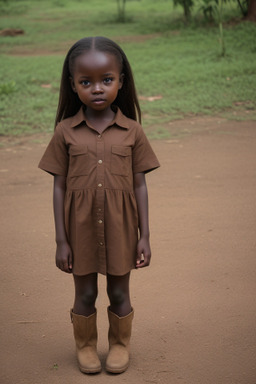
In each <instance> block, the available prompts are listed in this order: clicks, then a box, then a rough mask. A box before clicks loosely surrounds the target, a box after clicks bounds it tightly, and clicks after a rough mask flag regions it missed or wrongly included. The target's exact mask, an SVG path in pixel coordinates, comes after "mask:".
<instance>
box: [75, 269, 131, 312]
mask: <svg viewBox="0 0 256 384" xmlns="http://www.w3.org/2000/svg"><path fill="white" fill-rule="evenodd" d="M129 280H130V272H129V273H127V274H126V275H124V276H113V275H107V293H108V297H109V301H110V310H111V312H114V313H115V314H116V315H118V316H119V317H123V316H126V315H128V314H129V313H130V312H131V301H130V291H129ZM74 282H75V302H74V307H73V311H74V313H76V314H78V315H83V316H90V315H91V314H93V313H94V312H95V302H96V299H97V296H98V275H97V273H90V274H89V275H86V276H76V275H74Z"/></svg>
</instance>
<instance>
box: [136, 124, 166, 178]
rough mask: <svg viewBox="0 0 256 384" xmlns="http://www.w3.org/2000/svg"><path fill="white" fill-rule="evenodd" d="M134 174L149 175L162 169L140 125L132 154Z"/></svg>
mask: <svg viewBox="0 0 256 384" xmlns="http://www.w3.org/2000/svg"><path fill="white" fill-rule="evenodd" d="M132 162H133V173H140V172H143V173H147V172H151V171H153V170H154V169H156V168H158V167H160V164H159V161H158V159H157V157H156V155H155V153H154V151H153V149H152V147H151V145H150V143H149V141H148V139H147V137H146V135H145V133H144V131H143V129H142V127H141V125H138V128H137V132H136V141H135V145H134V147H133V152H132Z"/></svg>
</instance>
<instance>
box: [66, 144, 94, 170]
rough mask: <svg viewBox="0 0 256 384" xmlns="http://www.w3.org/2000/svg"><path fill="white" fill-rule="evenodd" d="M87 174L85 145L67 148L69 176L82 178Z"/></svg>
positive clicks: (86, 150)
mask: <svg viewBox="0 0 256 384" xmlns="http://www.w3.org/2000/svg"><path fill="white" fill-rule="evenodd" d="M88 173H89V156H88V147H87V145H71V146H70V147H69V176H70V177H74V176H83V175H88Z"/></svg>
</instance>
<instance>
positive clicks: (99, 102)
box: [92, 99, 105, 104]
mask: <svg viewBox="0 0 256 384" xmlns="http://www.w3.org/2000/svg"><path fill="white" fill-rule="evenodd" d="M92 102H93V103H95V104H102V103H104V102H105V100H104V99H94V100H92Z"/></svg>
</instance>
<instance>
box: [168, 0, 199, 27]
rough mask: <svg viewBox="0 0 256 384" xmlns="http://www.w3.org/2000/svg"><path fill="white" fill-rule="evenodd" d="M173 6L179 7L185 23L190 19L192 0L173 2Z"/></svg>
mask: <svg viewBox="0 0 256 384" xmlns="http://www.w3.org/2000/svg"><path fill="white" fill-rule="evenodd" d="M173 2H174V5H175V6H176V5H181V6H182V8H183V12H184V17H185V20H186V22H189V21H190V18H191V10H192V7H193V5H194V2H193V0H173Z"/></svg>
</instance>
